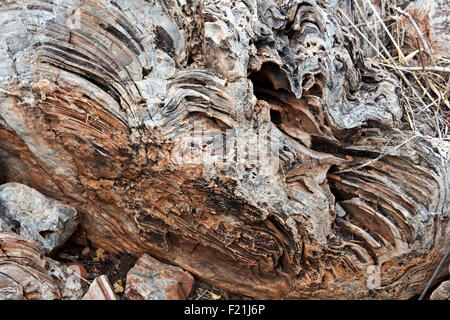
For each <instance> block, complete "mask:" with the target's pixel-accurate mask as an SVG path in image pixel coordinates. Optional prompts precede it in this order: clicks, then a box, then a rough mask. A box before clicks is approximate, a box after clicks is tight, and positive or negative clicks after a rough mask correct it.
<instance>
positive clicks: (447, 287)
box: [430, 280, 450, 300]
mask: <svg viewBox="0 0 450 320" xmlns="http://www.w3.org/2000/svg"><path fill="white" fill-rule="evenodd" d="M430 300H450V280H447V281H444V282H442V283H441V284H440V285H439V287H437V288H436V289H435V290H434V291H433V293H432V294H431V296H430Z"/></svg>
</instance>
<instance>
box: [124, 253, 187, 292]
mask: <svg viewBox="0 0 450 320" xmlns="http://www.w3.org/2000/svg"><path fill="white" fill-rule="evenodd" d="M193 285H194V277H192V275H191V274H190V273H188V272H186V271H184V270H183V269H181V268H178V267H175V266H171V265H168V264H164V263H161V262H159V261H158V260H156V259H154V258H152V257H150V256H149V255H147V254H144V255H143V256H142V257H141V258H140V259H139V260H138V261H137V262H136V265H135V266H134V267H133V268H132V269H131V270H130V271H129V272H128V275H127V284H126V289H125V295H124V297H125V299H129V300H184V299H186V297H187V296H188V295H189V293H190V292H191V290H192V286H193Z"/></svg>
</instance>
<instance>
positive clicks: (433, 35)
mask: <svg viewBox="0 0 450 320" xmlns="http://www.w3.org/2000/svg"><path fill="white" fill-rule="evenodd" d="M404 11H406V12H408V13H409V14H410V15H411V17H412V18H413V19H414V20H415V21H416V24H417V26H418V28H419V29H420V31H421V32H422V34H423V36H424V38H425V40H426V41H427V43H428V46H429V48H430V50H431V53H432V54H433V56H434V58H436V59H437V58H440V57H446V58H447V59H448V58H450V46H449V42H450V28H449V27H450V3H449V1H448V0H416V1H412V2H411V3H410V4H409V5H408V6H407V7H406V9H405V10H404ZM401 22H402V25H403V31H404V33H405V42H404V47H405V55H406V54H409V53H411V52H413V51H415V50H417V42H416V41H419V44H420V45H421V48H422V49H423V44H422V43H421V42H420V38H419V37H418V34H417V31H416V29H415V28H414V26H413V25H412V23H411V22H410V20H409V19H408V18H407V17H404V16H402V18H401ZM423 56H424V59H423V60H424V63H429V62H430V60H429V58H428V57H427V56H426V54H423Z"/></svg>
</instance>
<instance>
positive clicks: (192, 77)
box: [0, 0, 450, 299]
mask: <svg viewBox="0 0 450 320" xmlns="http://www.w3.org/2000/svg"><path fill="white" fill-rule="evenodd" d="M336 3H338V2H337V1H328V0H317V1H315V0H304V1H299V0H286V1H274V0H246V1H229V0H202V1H196V0H185V1H178V0H154V1H144V0H133V1H131V0H115V1H109V0H97V1H88V0H80V1H72V0H60V1H57V2H56V1H54V2H53V4H50V2H48V1H45V0H8V1H3V2H2V9H1V10H0V159H1V160H0V161H1V162H2V163H3V164H4V167H5V171H6V177H7V180H8V181H17V182H20V183H24V184H26V185H28V186H30V187H33V188H35V189H36V190H38V191H40V192H42V193H44V194H46V195H48V196H50V197H51V198H54V199H59V200H62V201H64V202H65V203H68V204H70V205H71V206H73V207H74V208H76V209H77V211H79V212H83V221H82V223H81V228H80V229H79V233H78V235H77V240H78V241H80V242H82V241H84V242H85V243H88V240H89V242H90V243H92V244H93V245H95V246H96V247H101V248H103V249H105V250H106V251H108V252H129V253H132V254H135V255H142V254H144V253H149V254H151V255H152V256H155V257H157V258H159V259H161V260H164V261H168V262H169V263H171V264H174V265H177V266H179V267H181V268H183V269H184V270H187V271H189V272H190V273H192V274H193V275H195V276H196V277H198V278H200V279H202V280H206V281H208V282H209V283H210V284H213V285H215V286H217V287H220V288H223V289H227V290H233V291H237V292H239V293H242V294H245V295H250V296H252V297H257V298H303V299H306V298H323V299H324V298H333V299H338V298H342V299H343V298H346V299H349V298H378V299H382V298H385V299H393V298H396V299H402V298H409V297H411V296H414V295H416V294H418V293H420V292H421V291H422V290H423V288H424V286H425V285H426V283H427V280H428V279H427V278H426V275H427V274H429V273H430V271H432V270H434V268H435V267H436V265H437V264H438V263H439V261H440V259H441V258H442V255H443V253H442V252H445V249H446V248H448V247H449V245H450V241H449V236H450V232H449V226H450V224H449V222H448V221H449V219H448V217H449V206H450V204H449V198H448V197H449V179H450V177H449V175H448V172H449V169H448V159H449V152H448V151H449V150H450V148H449V145H450V144H449V143H448V142H446V141H444V142H442V143H441V144H440V146H439V145H438V143H437V141H436V139H431V138H428V137H422V136H415V133H414V132H411V131H408V130H399V129H398V128H399V127H402V124H403V123H402V121H401V119H402V116H403V111H404V110H403V108H402V105H401V104H400V99H399V95H398V94H397V93H398V92H399V89H400V85H399V82H398V80H397V79H396V78H395V77H394V76H393V75H392V74H390V73H388V72H387V71H386V70H385V69H383V68H381V67H380V66H379V65H377V64H376V63H375V62H373V61H371V60H368V59H366V58H365V56H364V53H363V52H362V51H361V48H360V43H359V42H358V41H357V39H356V37H355V36H354V31H352V30H349V29H348V28H346V27H344V25H345V24H347V23H346V22H343V21H342V19H341V17H340V16H339V14H338V13H337V12H336V10H337V8H339V6H338V5H336ZM77 12H79V14H76V13H77ZM77 17H78V18H79V21H78V22H79V23H76V22H77ZM71 18H73V19H74V20H75V23H72V19H71ZM69 22H70V23H69ZM197 121H200V122H201V124H202V125H201V130H199V131H202V135H201V136H202V137H201V138H199V137H198V136H195V135H194V134H193V133H194V132H195V131H196V127H197V126H196V125H195V124H196V122H197ZM415 121H416V122H420V121H421V119H420V117H419V118H417V119H415ZM261 132H262V133H265V132H267V133H270V134H267V136H268V138H267V139H266V140H269V141H268V142H270V144H271V145H272V146H274V149H275V152H273V153H272V152H267V153H266V154H265V156H264V157H261V158H267V159H271V160H273V162H274V163H275V164H276V166H274V167H272V166H268V165H266V164H265V162H264V161H263V162H260V163H258V162H257V161H252V160H251V159H249V158H250V156H249V155H248V154H247V155H245V159H239V157H238V156H239V154H240V153H241V154H242V149H244V151H245V150H250V149H251V148H250V147H251V146H257V145H258V144H257V143H255V142H254V140H253V139H254V137H255V136H256V135H258V133H261ZM262 137H264V138H265V137H266V135H265V134H264V135H262ZM225 140H227V142H229V144H228V146H229V148H228V147H227V144H225V142H224V141H225ZM214 145H218V146H224V145H225V147H226V148H223V150H222V151H223V152H222V155H221V156H222V157H221V156H218V157H217V161H215V160H214V158H213V159H212V161H206V162H205V161H203V162H202V161H194V162H183V161H177V159H179V157H178V155H179V154H180V155H182V154H185V151H186V153H187V154H189V153H190V151H192V153H194V154H200V155H202V154H203V155H207V154H210V152H209V151H211V150H210V147H211V146H214ZM235 146H239V148H237V147H235ZM247 147H248V148H247ZM175 151H176V152H175ZM210 158H211V157H210ZM208 159H209V158H208ZM235 159H239V161H237V160H235ZM225 160H226V161H225ZM228 160H229V161H228ZM241 160H242V161H241ZM255 162H256V163H255ZM268 169H270V170H268ZM272 169H274V170H272ZM336 204H339V205H340V209H342V210H340V209H338V210H339V215H340V216H341V217H344V218H341V217H339V219H336V216H337V213H336ZM443 250H444V251H443ZM374 266H377V267H379V269H380V273H379V275H380V277H381V279H380V287H379V288H378V289H369V288H368V286H367V280H368V279H367V278H368V275H371V273H370V272H368V270H373V267H374ZM369 268H370V269H369ZM349 284H351V285H349Z"/></svg>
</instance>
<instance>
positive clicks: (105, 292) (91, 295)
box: [83, 275, 117, 300]
mask: <svg viewBox="0 0 450 320" xmlns="http://www.w3.org/2000/svg"><path fill="white" fill-rule="evenodd" d="M83 300H117V297H116V295H115V294H114V290H113V288H112V286H111V283H110V282H109V280H108V277H107V276H106V275H101V276H100V277H97V278H95V279H94V281H93V282H92V283H91V285H90V287H89V290H88V292H86V294H85V295H84V297H83Z"/></svg>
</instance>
